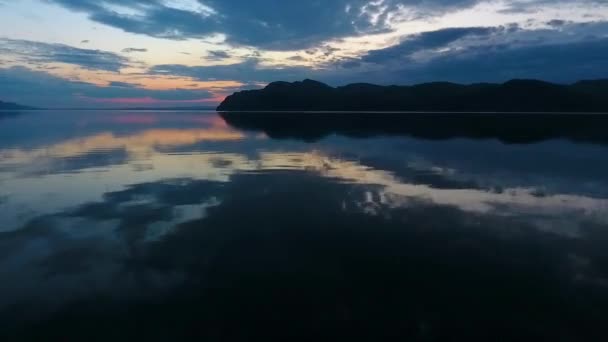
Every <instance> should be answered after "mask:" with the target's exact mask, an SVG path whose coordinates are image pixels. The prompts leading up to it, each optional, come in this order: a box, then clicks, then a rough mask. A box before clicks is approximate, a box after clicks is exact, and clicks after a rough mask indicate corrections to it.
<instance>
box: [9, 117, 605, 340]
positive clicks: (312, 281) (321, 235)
mask: <svg viewBox="0 0 608 342" xmlns="http://www.w3.org/2000/svg"><path fill="white" fill-rule="evenodd" d="M249 115H250V116H249V117H247V119H246V120H244V121H243V117H238V116H236V117H235V116H234V115H232V116H224V117H222V116H220V115H219V114H217V113H214V112H208V113H200V112H161V111H149V112H129V111H115V112H113V111H42V112H20V113H2V114H0V279H1V281H0V318H1V320H0V337H4V339H3V340H24V339H37V340H48V341H54V340H56V341H66V340H83V341H84V340H86V341H91V340H102V341H108V340H124V339H128V340H190V339H192V338H201V339H205V340H210V341H215V340H218V341H224V340H248V339H253V338H255V337H260V336H264V337H265V338H268V339H272V338H277V339H279V340H294V339H299V338H301V339H304V340H310V339H311V338H316V337H319V336H330V337H335V338H336V339H341V338H347V337H358V338H364V339H369V340H374V341H377V340H381V339H385V338H386V339H389V338H395V337H404V338H408V339H409V340H413V341H417V340H420V341H436V340H437V341H438V340H441V341H445V340H467V341H472V340H480V341H489V340H498V338H499V337H500V338H502V339H501V340H504V341H522V340H554V341H585V340H589V341H598V340H604V339H606V338H607V337H608V330H607V329H608V324H606V322H607V321H606V319H607V318H606V317H608V248H607V247H608V177H607V176H606V175H608V145H606V144H605V142H606V140H607V139H606V137H607V135H606V134H604V133H602V131H601V130H600V129H599V128H598V127H607V126H605V125H604V126H601V123H602V122H604V123H608V118H603V119H602V118H596V119H593V120H598V122H594V124H593V125H578V124H576V125H569V124H566V125H561V124H560V125H561V126H559V127H560V128H559V129H556V128H555V127H556V125H553V126H552V125H551V124H550V123H547V125H546V126H543V127H545V128H546V129H543V128H542V127H541V128H539V129H536V128H534V129H530V127H538V126H539V125H540V126H542V125H544V122H545V121H543V120H550V118H549V119H547V118H545V117H543V118H542V120H540V121H539V119H526V118H523V119H522V118H520V120H524V121H522V122H524V124H523V125H524V126H525V122H528V123H529V122H532V121H525V120H536V121H535V123H534V125H536V126H529V127H528V129H527V130H518V131H515V130H514V127H515V125H514V124H511V125H506V126H505V125H502V124H496V122H495V121H492V120H490V121H487V122H485V123H483V125H482V126H483V130H481V129H475V127H476V126H474V125H481V123H482V122H484V121H483V120H484V119H482V118H468V119H467V120H469V121H462V120H458V122H460V124H454V123H453V122H452V123H450V122H446V121H445V120H446V119H445V118H444V119H441V118H435V119H430V120H429V119H423V121H416V122H417V123H415V124H414V123H412V121H409V122H403V120H401V119H398V120H396V121H395V122H394V123H393V122H391V121H390V120H392V119H390V118H389V119H387V118H383V120H385V121H381V120H380V119H375V121H374V122H375V123H374V124H371V125H368V124H369V122H367V124H361V122H359V123H356V124H352V122H357V120H356V119H354V121H352V120H350V121H349V122H351V124H350V125H346V126H340V127H337V126H336V122H335V120H333V119H332V120H328V119H327V118H328V116H324V114H320V113H316V114H314V115H315V116H314V117H313V118H312V119H310V120H308V119H306V120H307V121H306V122H302V121H301V118H300V119H299V120H295V119H289V118H287V119H281V118H278V119H277V117H276V116H274V117H271V118H270V120H269V118H268V117H266V118H264V119H263V120H262V119H260V117H259V116H258V117H253V116H252V115H256V114H253V113H251V114H249ZM273 115H276V114H273ZM284 115H289V114H284ZM340 115H348V114H345V113H341V114H340ZM353 115H354V114H353ZM395 115H398V114H395ZM283 118H286V117H285V116H283ZM353 118H356V116H353ZM277 120H279V121H277ZM280 120H285V121H280ZM290 120H291V121H290ZM408 120H410V119H408ZM416 120H418V119H416ZM442 120H444V121H442ZM560 120H561V119H560ZM568 120H570V119H568ZM584 120H587V118H585V117H581V118H580V119H579V121H578V122H579V123H580V122H587V123H588V122H590V121H584ZM602 120H603V121H602ZM557 121H558V120H555V121H553V122H557ZM328 122H331V124H328ZM463 122H465V124H463ZM471 125H473V126H471ZM517 125H518V126H519V127H522V124H521V122H520V121H518V122H517ZM355 126H356V127H355ZM482 126H479V127H482ZM554 126H555V127H554ZM583 126H584V127H583ZM589 126H592V127H589ZM471 127H473V128H472V129H471ZM551 127H553V129H552V128H551ZM564 127H566V128H564ZM568 127H572V128H571V129H568ZM593 127H595V129H593ZM471 132H473V133H475V132H478V133H475V134H473V133H471ZM479 132H481V133H479ZM518 132H519V133H518ZM522 132H523V133H522ZM602 134H604V135H602Z"/></svg>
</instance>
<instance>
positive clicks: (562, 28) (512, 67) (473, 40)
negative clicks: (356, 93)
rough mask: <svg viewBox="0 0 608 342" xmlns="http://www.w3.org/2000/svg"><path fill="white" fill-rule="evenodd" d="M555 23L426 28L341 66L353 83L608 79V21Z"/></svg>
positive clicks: (349, 80) (347, 78)
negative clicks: (536, 26)
mask: <svg viewBox="0 0 608 342" xmlns="http://www.w3.org/2000/svg"><path fill="white" fill-rule="evenodd" d="M553 27H554V26H551V28H548V29H538V30H525V29H522V28H520V27H519V26H515V25H510V26H504V27H494V28H450V29H443V30H438V31H434V32H425V33H421V34H418V35H415V36H413V37H408V38H406V39H404V40H403V42H402V43H401V44H398V45H396V46H393V47H389V48H386V49H382V50H374V51H371V52H369V53H368V54H367V55H364V56H363V57H361V58H360V59H359V60H358V61H357V60H349V61H345V62H343V63H342V64H341V65H340V66H341V68H343V69H350V71H349V73H348V75H345V77H346V78H345V79H346V80H348V82H352V81H373V82H377V83H384V84H388V83H398V84H404V83H405V84H410V83H417V82H429V81H440V80H441V81H453V82H462V83H471V82H489V81H493V82H500V81H505V80H509V79H512V78H538V79H543V80H548V81H555V82H572V81H576V80H579V79H596V78H601V77H608V72H606V70H608V68H607V66H608V61H607V59H606V58H605V57H604V56H605V55H606V53H607V52H608V40H606V38H604V37H605V34H604V33H605V32H608V31H607V30H608V23H606V22H597V23H586V24H574V23H568V22H560V23H559V25H558V27H555V28H553ZM603 32H604V33H603ZM416 56H418V58H416ZM357 62H358V64H357Z"/></svg>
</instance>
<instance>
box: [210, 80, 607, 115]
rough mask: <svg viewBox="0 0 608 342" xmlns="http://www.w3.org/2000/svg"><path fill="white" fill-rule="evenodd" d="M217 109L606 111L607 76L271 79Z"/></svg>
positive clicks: (237, 95) (239, 93) (226, 100)
mask: <svg viewBox="0 0 608 342" xmlns="http://www.w3.org/2000/svg"><path fill="white" fill-rule="evenodd" d="M217 110H218V111H437V112H587V113H589V112H608V80H591V81H580V82H577V83H574V84H570V85H561V84H554V83H548V82H543V81H537V80H511V81H508V82H506V83H502V84H492V83H478V84H470V85H461V84H455V83H447V82H435V83H425V84H419V85H413V86H379V85H373V84H366V83H358V84H350V85H347V86H342V87H336V88H334V87H331V86H329V85H327V84H324V83H321V82H317V81H313V80H304V81H302V82H294V83H289V82H273V83H270V84H269V85H268V86H266V87H265V88H264V89H260V90H247V91H241V92H237V93H235V94H233V95H231V96H228V97H227V98H226V99H225V100H224V102H222V103H221V104H220V106H219V107H218V108H217Z"/></svg>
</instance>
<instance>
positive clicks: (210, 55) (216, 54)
mask: <svg viewBox="0 0 608 342" xmlns="http://www.w3.org/2000/svg"><path fill="white" fill-rule="evenodd" d="M205 58H206V59H209V60H215V61H219V60H222V59H227V58H230V54H229V53H228V52H227V51H223V50H213V51H207V57H205Z"/></svg>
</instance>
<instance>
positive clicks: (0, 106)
mask: <svg viewBox="0 0 608 342" xmlns="http://www.w3.org/2000/svg"><path fill="white" fill-rule="evenodd" d="M27 109H35V108H33V107H28V106H22V105H19V104H16V103H12V102H3V101H0V110H27Z"/></svg>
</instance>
